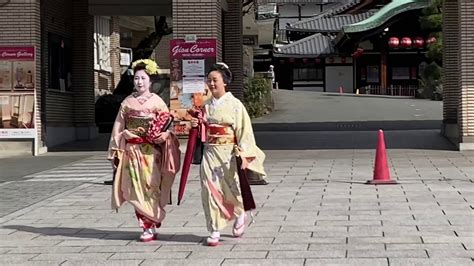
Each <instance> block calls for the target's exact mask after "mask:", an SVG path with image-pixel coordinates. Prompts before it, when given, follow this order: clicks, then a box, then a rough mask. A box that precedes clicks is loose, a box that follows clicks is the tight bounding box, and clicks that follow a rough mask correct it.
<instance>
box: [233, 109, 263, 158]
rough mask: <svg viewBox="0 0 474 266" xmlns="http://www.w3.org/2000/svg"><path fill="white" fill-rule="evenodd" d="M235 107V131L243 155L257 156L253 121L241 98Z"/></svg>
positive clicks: (247, 156) (248, 156)
mask: <svg viewBox="0 0 474 266" xmlns="http://www.w3.org/2000/svg"><path fill="white" fill-rule="evenodd" d="M237 101H238V104H236V107H235V108H234V112H235V124H234V131H235V136H236V139H237V145H238V146H239V147H240V149H241V156H242V157H245V158H255V157H256V156H257V155H258V151H257V145H256V143H255V136H254V134H253V128H252V121H251V120H250V116H249V114H248V112H247V109H245V106H244V105H243V104H242V102H240V101H239V100H237Z"/></svg>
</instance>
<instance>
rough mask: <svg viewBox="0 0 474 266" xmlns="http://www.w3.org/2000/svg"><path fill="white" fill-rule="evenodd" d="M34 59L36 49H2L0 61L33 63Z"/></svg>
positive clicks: (0, 49) (0, 48) (0, 50)
mask: <svg viewBox="0 0 474 266" xmlns="http://www.w3.org/2000/svg"><path fill="white" fill-rule="evenodd" d="M34 59H35V48H34V47H0V60H15V61H22V60H25V61H32V60H34Z"/></svg>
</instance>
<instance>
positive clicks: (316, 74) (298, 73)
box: [293, 68, 324, 81]
mask: <svg viewBox="0 0 474 266" xmlns="http://www.w3.org/2000/svg"><path fill="white" fill-rule="evenodd" d="M293 80H295V81H296V80H299V81H306V80H307V81H312V80H324V70H323V69H322V68H294V69H293Z"/></svg>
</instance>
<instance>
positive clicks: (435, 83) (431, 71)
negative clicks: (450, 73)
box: [419, 62, 443, 100]
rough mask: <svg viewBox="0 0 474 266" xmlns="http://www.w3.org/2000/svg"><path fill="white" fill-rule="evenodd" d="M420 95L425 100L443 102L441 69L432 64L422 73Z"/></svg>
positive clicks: (434, 63)
mask: <svg viewBox="0 0 474 266" xmlns="http://www.w3.org/2000/svg"><path fill="white" fill-rule="evenodd" d="M419 82H420V94H421V96H422V97H423V98H427V99H436V100H441V96H442V93H443V85H442V71H441V67H440V66H439V65H438V64H436V62H432V63H431V64H428V65H426V67H425V68H424V70H423V71H422V72H421V79H420V80H419Z"/></svg>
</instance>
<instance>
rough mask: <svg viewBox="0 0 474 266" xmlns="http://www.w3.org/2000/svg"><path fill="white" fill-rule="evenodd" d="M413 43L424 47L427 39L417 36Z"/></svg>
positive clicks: (418, 46) (417, 46)
mask: <svg viewBox="0 0 474 266" xmlns="http://www.w3.org/2000/svg"><path fill="white" fill-rule="evenodd" d="M413 44H414V45H415V47H416V48H423V45H424V44H425V40H424V39H423V38H422V37H416V38H415V39H414V40H413Z"/></svg>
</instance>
